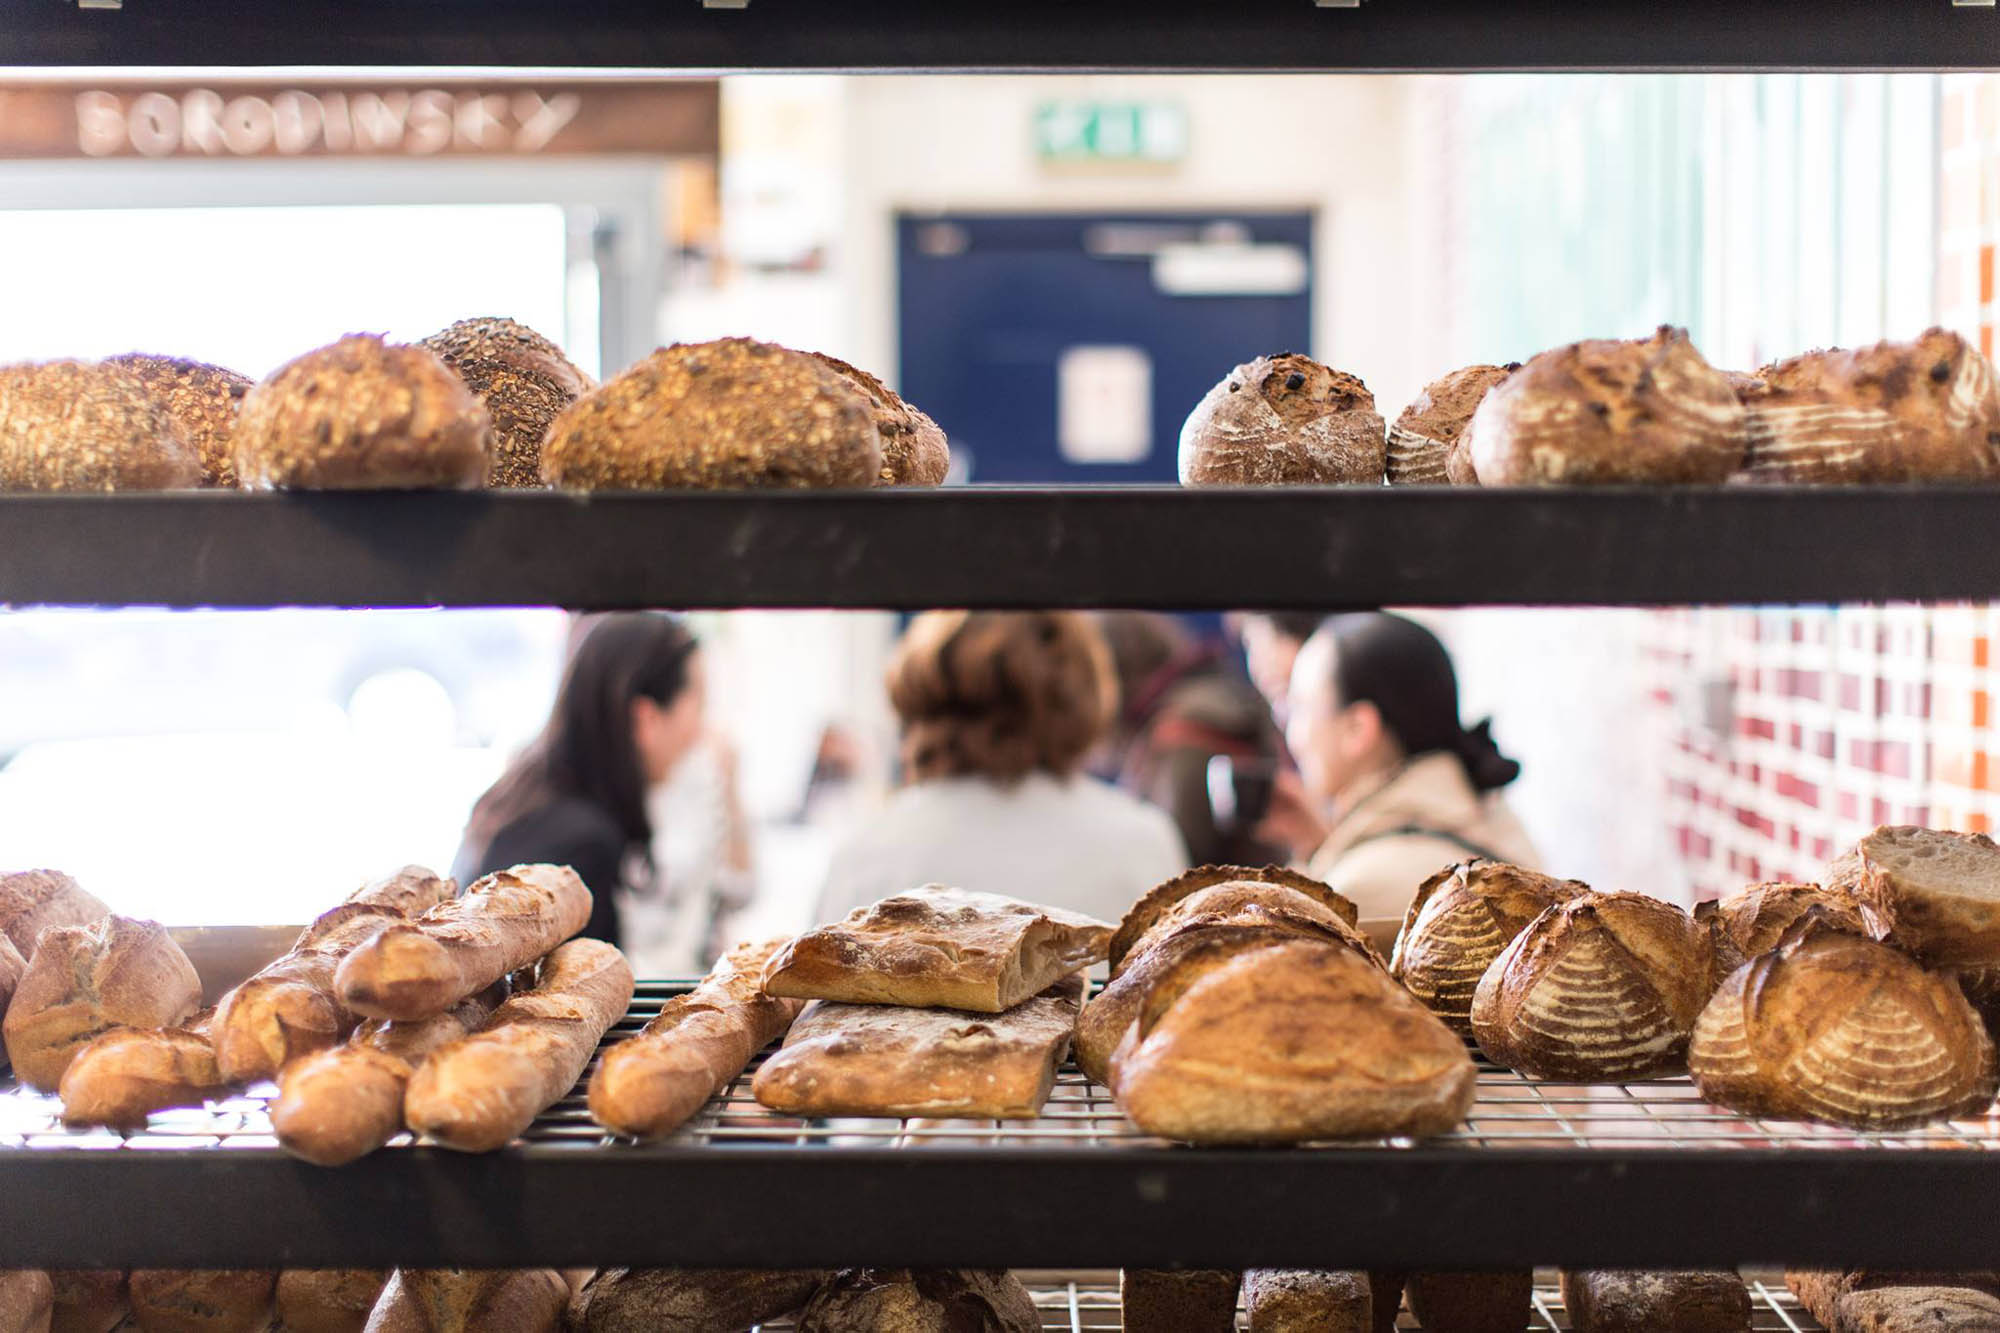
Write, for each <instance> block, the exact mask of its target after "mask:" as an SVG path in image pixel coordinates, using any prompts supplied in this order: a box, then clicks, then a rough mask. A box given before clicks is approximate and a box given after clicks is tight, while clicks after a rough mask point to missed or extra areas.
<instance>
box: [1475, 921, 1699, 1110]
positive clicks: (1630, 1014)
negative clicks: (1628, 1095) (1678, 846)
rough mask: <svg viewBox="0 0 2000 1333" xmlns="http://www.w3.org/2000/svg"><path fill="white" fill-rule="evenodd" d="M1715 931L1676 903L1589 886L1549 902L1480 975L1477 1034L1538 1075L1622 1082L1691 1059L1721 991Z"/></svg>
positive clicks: (1499, 1055)
mask: <svg viewBox="0 0 2000 1333" xmlns="http://www.w3.org/2000/svg"><path fill="white" fill-rule="evenodd" d="M1714 969H1715V948H1714V943H1713V941H1712V940H1711V938H1710V936H1709V932H1708V931H1707V930H1706V929H1705V928H1704V927H1702V926H1699V925H1697V924H1696V923H1695V922H1694V920H1693V919H1692V918H1690V917H1689V916H1688V914H1687V913H1686V912H1683V911H1682V910H1681V909H1680V908H1678V907H1676V906H1674V905H1673V904H1672V903H1667V902H1662V901H1660V900H1659V899H1657V898H1647V897H1644V896H1642V895H1640V894H1636V893H1583V894H1578V895H1577V896H1575V897H1572V898H1568V899H1565V900H1564V901H1562V902H1559V903H1557V904H1555V905H1554V906H1553V907H1550V908H1547V909H1546V910H1544V911H1543V912H1542V914H1541V915H1540V916H1538V917H1536V918H1535V919H1534V921H1533V922H1531V923H1530V924H1529V925H1528V927H1527V928H1526V929H1524V930H1523V931H1522V932H1521V933H1520V934H1519V935H1517V936H1515V937H1514V940H1513V942H1512V943H1510V944H1509V945H1508V946H1507V947H1506V948H1505V949H1503V950H1502V951H1501V952H1500V954H1499V956H1498V957H1496V958H1495V959H1494V960H1493V962H1492V964H1491V965H1490V966H1489V967H1488V968H1487V969H1486V972H1485V975H1483V976H1482V977H1481V978H1480V979H1479V986H1478V989H1477V990H1475V991H1474V992H1473V997H1472V1031H1473V1035H1474V1036H1475V1037H1477V1038H1478V1040H1479V1049H1480V1050H1482V1051H1484V1052H1486V1055H1487V1057H1488V1058H1490V1059H1491V1060H1492V1061H1493V1062H1494V1063H1496V1064H1501V1065H1505V1066H1507V1067H1508V1068H1509V1069H1514V1070H1518V1071H1520V1072H1521V1073H1523V1074H1526V1075H1528V1077H1530V1078H1542V1079H1559V1080H1563V1081H1566V1082H1584V1083H1588V1082H1607V1083H1617V1082H1623V1081H1625V1080H1628V1079H1642V1078H1651V1077H1652V1076H1654V1075H1656V1074H1661V1073H1665V1072H1668V1071H1670V1070H1674V1069H1678V1068H1680V1067H1681V1065H1682V1063H1683V1061H1684V1059H1685V1058H1686V1055H1687V1043H1688V1033H1689V1032H1690V1031H1691V1030H1692V1029H1693V1027H1694V1021H1695V1018H1696V1016H1697V1015H1699V1014H1700V1013H1701V1008H1702V1005H1704V1004H1705V1003H1707V1001H1708V997H1709V995H1710V994H1711V993H1712V992H1713V991H1714V989H1715V975H1714Z"/></svg>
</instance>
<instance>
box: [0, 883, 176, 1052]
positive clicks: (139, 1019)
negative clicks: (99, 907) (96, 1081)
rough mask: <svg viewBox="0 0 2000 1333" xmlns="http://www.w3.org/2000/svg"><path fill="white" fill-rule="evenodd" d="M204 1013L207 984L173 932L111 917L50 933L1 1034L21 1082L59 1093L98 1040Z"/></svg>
mask: <svg viewBox="0 0 2000 1333" xmlns="http://www.w3.org/2000/svg"><path fill="white" fill-rule="evenodd" d="M200 1007H201V978H200V977H198V976H196V975H195V970H194V965H193V964H192V963H190V962H188V958H187V955H186V954H184V953H182V952H181V948H180V946H179V945H178V944H175V943H174V941H173V938H172V937H171V936H169V935H168V934H167V932H166V929H165V928H164V927H163V926H161V925H160V924H159V923H158V922H156V921H135V920H133V919H132V918H130V917H123V916H111V917H106V918H104V919H103V920H102V921H100V922H98V923H97V924H96V925H92V926H54V927H51V928H49V929H48V930H45V931H43V932H42V938H41V944H40V946H39V947H38V948H37V949H36V950H35V956H34V958H33V959H32V960H31V961H30V962H29V963H28V970H27V971H26V972H25V973H24V974H23V975H22V977H21V984H20V985H19V986H18V987H16V988H15V991H14V1000H13V1003H11V1004H9V1005H8V1006H7V1017H6V1019H5V1020H4V1021H0V1032H4V1034H5V1037H6V1042H7V1055H8V1058H9V1060H11V1061H12V1063H13V1066H14V1072H15V1073H16V1074H18V1075H19V1076H20V1078H21V1081H22V1082H23V1083H26V1084H27V1085H28V1086H29V1087H32V1088H36V1089H38V1090H40V1091H42V1092H54V1091H55V1090H56V1088H57V1087H58V1086H59V1085H60V1084H61V1083H62V1076H63V1071H64V1070H66V1069H68V1068H69V1063H70V1061H71V1060H72V1059H73V1058H74V1057H75V1056H76V1053H77V1052H78V1051H79V1050H81V1049H82V1048H83V1047H84V1045H85V1044H86V1043H88V1042H89V1041H90V1040H91V1039H92V1038H93V1037H96V1036H98V1035H99V1034H100V1033H103V1032H105V1031H106V1030H108V1029H110V1028H112V1027H116V1026H118V1025H120V1024H123V1025H125V1026H127V1027H136V1028H161V1027H174V1026H176V1025H178V1024H179V1023H181V1022H183V1021H185V1020H186V1019H187V1018H189V1017H190V1016H191V1015H193V1014H194V1012H195V1011H196V1010H197V1009H199V1008H200Z"/></svg>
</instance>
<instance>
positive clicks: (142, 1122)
mask: <svg viewBox="0 0 2000 1333" xmlns="http://www.w3.org/2000/svg"><path fill="white" fill-rule="evenodd" d="M214 1018H215V1011H214V1010H213V1009H204V1010H202V1011H201V1012H200V1013H199V1014H196V1015H195V1016H194V1017H193V1018H191V1019H189V1020H188V1021H187V1022H186V1023H185V1024H183V1025H182V1026H180V1027H174V1028H125V1027H116V1028H112V1029H111V1030H110V1031H109V1032H105V1033H102V1034H100V1035H98V1036H96V1037H93V1038H91V1039H90V1041H88V1042H87V1043H85V1044H84V1046H83V1047H82V1049H80V1050H78V1051H77V1053H76V1056H75V1058H74V1059H72V1060H71V1061H70V1062H69V1068H68V1069H66V1070H64V1071H63V1076H62V1082H61V1084H60V1086H59V1089H58V1091H59V1092H60V1093H61V1095H62V1104H63V1109H62V1117H63V1123H64V1124H66V1125H109V1126H110V1127H112V1128H113V1129H124V1130H134V1131H136V1130H140V1129H144V1128H145V1127H146V1117H147V1116H149V1115H151V1114H152V1113H153V1112H154V1111H163V1110H165V1109H167V1108H168V1107H170V1106H200V1105H201V1104H202V1103H203V1102H205V1101H207V1100H208V1099H209V1098H211V1097H217V1096H220V1095H221V1094H222V1093H223V1092H224V1091H225V1090H226V1089H227V1088H228V1086H229V1080H227V1079H225V1078H223V1077H222V1073H221V1071H220V1070H218V1069H217V1068H216V1065H215V1047H214V1046H213V1045H212V1044H211V1043H210V1041H209V1034H210V1031H211V1024H212V1023H213V1021H214Z"/></svg>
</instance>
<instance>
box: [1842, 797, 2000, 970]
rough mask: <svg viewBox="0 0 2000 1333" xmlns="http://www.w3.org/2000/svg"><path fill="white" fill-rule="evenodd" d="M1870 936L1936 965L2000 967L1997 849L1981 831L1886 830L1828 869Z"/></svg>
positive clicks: (1864, 840)
mask: <svg viewBox="0 0 2000 1333" xmlns="http://www.w3.org/2000/svg"><path fill="white" fill-rule="evenodd" d="M1826 874H1827V886H1828V887H1829V888H1831V889H1834V890H1836V891H1844V892H1847V893H1850V894H1852V895H1853V896H1854V898H1855V900H1856V901H1857V902H1859V903H1860V905H1861V911H1862V913H1863V914H1864V916H1865V917H1866V919H1867V920H1868V923H1869V925H1870V926H1871V927H1872V929H1873V933H1875V934H1876V935H1878V936H1881V937H1883V938H1886V939H1887V940H1889V942H1890V943H1892V944H1894V945H1896V946H1897V947H1898V948H1901V949H1904V950H1907V951H1908V952H1910V953H1913V954H1915V955H1917V956H1918V957H1919V958H1922V959H1923V960H1924V961H1925V962H1927V963H1931V964H1933V965H1935V966H1940V967H1972V968H1977V967H1990V966H1993V965H1996V964H2000V844H1995V843H1994V841H1993V839H1991V838H1989V837H1987V836H1986V835H1985V834H1983V833H1947V832H1943V831H1941V830H1938V829H1926V828H1914V827H1910V826H1908V825H1904V826H1900V827H1890V826H1887V825H1885V826H1883V827H1881V828H1878V829H1876V830H1875V831H1874V832H1872V833H1869V834H1868V835H1867V836H1865V837H1863V838H1862V839H1861V841H1859V842H1857V843H1856V844H1855V845H1854V847H1853V849H1852V850H1850V851H1848V852H1847V853H1846V854H1845V855H1843V856H1841V857H1840V858H1839V859H1838V860H1836V861H1835V862H1834V863H1833V864H1832V865H1830V866H1828V867H1827V872H1826Z"/></svg>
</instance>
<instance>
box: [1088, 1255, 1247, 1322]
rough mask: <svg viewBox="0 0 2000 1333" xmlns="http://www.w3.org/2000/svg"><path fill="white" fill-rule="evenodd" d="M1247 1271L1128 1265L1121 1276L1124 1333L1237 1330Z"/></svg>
mask: <svg viewBox="0 0 2000 1333" xmlns="http://www.w3.org/2000/svg"><path fill="white" fill-rule="evenodd" d="M1242 1281H1243V1275H1242V1274H1241V1273H1238V1272H1235V1271H1233V1270H1230V1269H1221V1268H1177V1269H1171V1270H1168V1269H1155V1268H1127V1269H1124V1270H1122V1271H1121V1272H1120V1273H1119V1274H1118V1308H1119V1312H1120V1314H1121V1315H1122V1324H1123V1327H1124V1329H1125V1333H1234V1330H1235V1328H1236V1289H1237V1287H1238V1286H1239V1285H1241V1283H1242Z"/></svg>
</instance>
